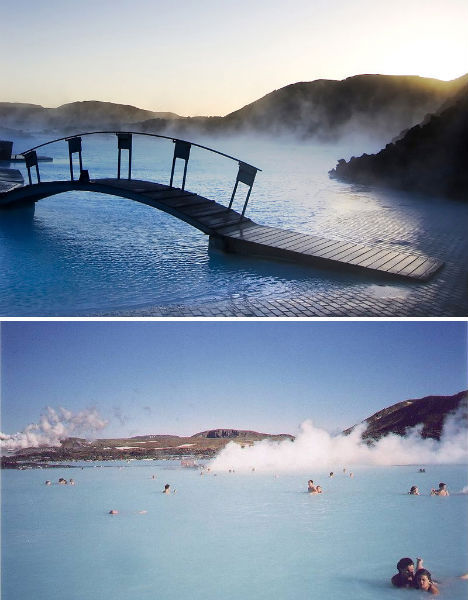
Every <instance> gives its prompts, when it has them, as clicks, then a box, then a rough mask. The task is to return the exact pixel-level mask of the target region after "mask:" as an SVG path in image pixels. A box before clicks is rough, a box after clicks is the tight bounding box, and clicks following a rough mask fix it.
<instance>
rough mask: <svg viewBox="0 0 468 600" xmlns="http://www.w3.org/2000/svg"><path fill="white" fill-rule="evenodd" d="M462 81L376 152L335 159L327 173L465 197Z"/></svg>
mask: <svg viewBox="0 0 468 600" xmlns="http://www.w3.org/2000/svg"><path fill="white" fill-rule="evenodd" d="M467 164H468V84H467V85H464V86H463V88H462V89H461V90H460V91H459V92H458V93H457V94H456V95H455V97H454V98H452V99H451V101H448V102H447V101H446V102H445V104H444V106H443V108H442V110H441V111H439V112H437V113H436V114H433V115H428V116H427V117H426V118H425V119H424V121H423V122H422V123H421V124H419V125H416V126H414V127H412V128H410V129H409V130H407V131H405V132H403V133H402V134H401V135H400V136H399V137H398V138H397V139H395V140H394V141H392V142H391V143H389V144H387V145H386V146H385V148H384V149H383V150H381V151H380V152H379V153H377V154H372V155H368V154H363V155H362V156H360V157H359V158H356V157H352V158H351V159H350V160H349V161H348V162H346V161H345V160H343V159H341V160H340V161H339V162H338V164H337V166H336V168H335V169H333V170H332V171H330V176H331V177H334V178H337V179H341V180H343V181H348V182H352V183H359V184H365V185H378V186H385V187H391V188H398V189H403V190H408V191H414V192H418V193H422V194H426V195H431V196H443V197H446V198H452V199H456V200H462V201H465V202H466V201H468V168H467Z"/></svg>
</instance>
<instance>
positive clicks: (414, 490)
mask: <svg viewBox="0 0 468 600" xmlns="http://www.w3.org/2000/svg"><path fill="white" fill-rule="evenodd" d="M408 494H410V496H419V495H420V494H419V488H418V486H417V485H412V486H411V489H410V491H409V492H408ZM431 496H450V494H449V492H448V489H447V484H446V483H443V482H442V481H441V482H440V483H439V489H438V490H436V489H434V488H432V490H431Z"/></svg>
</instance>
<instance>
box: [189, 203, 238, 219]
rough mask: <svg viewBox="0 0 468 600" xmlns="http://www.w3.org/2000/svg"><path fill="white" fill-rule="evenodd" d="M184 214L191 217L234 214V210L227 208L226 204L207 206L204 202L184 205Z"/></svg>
mask: <svg viewBox="0 0 468 600" xmlns="http://www.w3.org/2000/svg"><path fill="white" fill-rule="evenodd" d="M180 212H181V213H183V214H184V215H190V216H191V217H204V216H206V215H215V214H223V213H224V214H233V213H234V211H233V210H230V209H229V208H226V207H225V206H221V205H220V204H216V202H215V203H214V204H213V205H210V206H207V207H205V206H204V205H203V204H202V205H200V204H198V205H196V206H189V207H184V208H182V209H181V210H180Z"/></svg>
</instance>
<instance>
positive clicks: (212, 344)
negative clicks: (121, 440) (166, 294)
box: [0, 321, 468, 437]
mask: <svg viewBox="0 0 468 600" xmlns="http://www.w3.org/2000/svg"><path fill="white" fill-rule="evenodd" d="M466 363H467V325H466V323H465V322H409V321H408V322H398V321H394V322H383V321H381V322H362V321H361V322H310V321H308V322H271V321H269V322H256V321H250V322H239V321H222V322H220V321H215V322H207V321H204V322H189V321H177V322H175V321H164V322H161V321H159V322H47V321H45V322H33V321H30V322H5V323H2V324H1V365H2V373H1V374H2V385H1V392H2V396H1V400H2V402H1V415H2V423H1V427H0V431H2V432H3V433H5V434H9V435H12V434H15V433H16V432H20V431H23V430H24V428H25V427H26V426H27V425H28V424H29V423H38V422H39V418H40V415H41V413H42V412H43V411H44V409H45V407H46V406H51V407H52V408H54V409H58V408H59V407H63V408H65V409H67V410H69V411H72V412H73V413H74V414H76V413H78V412H80V411H85V410H87V409H92V408H95V409H96V410H97V411H98V413H99V415H100V417H101V418H102V419H105V420H107V421H108V422H109V424H108V426H107V427H106V429H104V430H103V431H100V432H99V434H98V437H124V436H131V435H142V434H156V433H159V434H162V433H167V434H178V435H192V434H194V433H196V432H198V431H202V430H204V429H212V428H217V427H231V428H240V429H254V430H257V431H262V432H267V433H281V432H284V433H292V434H295V433H296V432H297V429H298V426H299V424H300V423H302V422H303V421H304V420H306V419H312V421H313V422H314V424H315V425H317V426H319V427H324V428H326V429H328V430H329V431H335V430H337V429H344V428H346V427H349V426H351V425H353V424H355V423H358V422H360V421H361V420H363V419H365V418H366V417H368V416H370V415H372V414H373V413H375V412H377V411H379V410H381V409H383V408H385V407H387V406H390V405H392V404H395V403H397V402H401V401H403V400H407V399H411V398H420V397H423V396H427V395H451V394H455V393H458V392H460V391H462V390H464V389H467V387H468V384H467V372H466Z"/></svg>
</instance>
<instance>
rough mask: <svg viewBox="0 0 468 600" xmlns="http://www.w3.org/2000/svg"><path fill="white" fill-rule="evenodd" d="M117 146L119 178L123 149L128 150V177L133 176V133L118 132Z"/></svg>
mask: <svg viewBox="0 0 468 600" xmlns="http://www.w3.org/2000/svg"><path fill="white" fill-rule="evenodd" d="M116 135H117V147H118V150H119V155H118V160H117V179H120V163H121V153H122V150H128V179H131V178H132V134H131V133H116Z"/></svg>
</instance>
